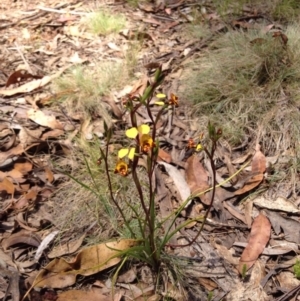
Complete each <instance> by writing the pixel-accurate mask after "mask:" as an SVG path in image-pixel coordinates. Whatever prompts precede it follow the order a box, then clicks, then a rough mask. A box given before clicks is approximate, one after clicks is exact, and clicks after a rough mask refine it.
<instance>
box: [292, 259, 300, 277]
mask: <svg viewBox="0 0 300 301" xmlns="http://www.w3.org/2000/svg"><path fill="white" fill-rule="evenodd" d="M293 270H294V274H295V277H296V278H297V279H300V261H299V260H297V261H296V263H295V265H294V266H293Z"/></svg>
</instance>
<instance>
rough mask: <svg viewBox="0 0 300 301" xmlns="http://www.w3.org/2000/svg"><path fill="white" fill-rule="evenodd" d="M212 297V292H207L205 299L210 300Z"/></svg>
mask: <svg viewBox="0 0 300 301" xmlns="http://www.w3.org/2000/svg"><path fill="white" fill-rule="evenodd" d="M213 297H214V292H209V293H208V296H207V301H211V300H212V298H213Z"/></svg>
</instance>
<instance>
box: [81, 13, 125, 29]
mask: <svg viewBox="0 0 300 301" xmlns="http://www.w3.org/2000/svg"><path fill="white" fill-rule="evenodd" d="M83 22H84V23H85V24H86V25H87V27H88V28H89V31H90V32H92V33H94V34H97V35H108V34H110V33H118V32H119V31H120V30H121V29H122V28H124V26H125V24H126V19H125V17H124V16H123V15H121V14H112V13H110V12H108V11H99V12H94V13H91V14H90V15H89V16H88V17H87V18H86V19H85V20H84V21H83Z"/></svg>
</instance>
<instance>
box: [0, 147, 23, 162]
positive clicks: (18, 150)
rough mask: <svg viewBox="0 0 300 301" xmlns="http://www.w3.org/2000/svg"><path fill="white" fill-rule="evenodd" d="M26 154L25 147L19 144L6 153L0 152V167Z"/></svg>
mask: <svg viewBox="0 0 300 301" xmlns="http://www.w3.org/2000/svg"><path fill="white" fill-rule="evenodd" d="M23 152H24V148H23V145H21V144H18V145H17V146H15V147H13V148H10V149H9V150H8V151H6V152H0V167H2V166H3V165H5V164H6V163H8V160H9V159H10V158H12V157H14V156H17V155H20V154H22V153H23Z"/></svg>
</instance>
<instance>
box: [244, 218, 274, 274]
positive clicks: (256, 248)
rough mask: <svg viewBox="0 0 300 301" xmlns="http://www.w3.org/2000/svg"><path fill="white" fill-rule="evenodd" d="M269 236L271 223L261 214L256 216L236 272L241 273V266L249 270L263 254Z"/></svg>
mask: <svg viewBox="0 0 300 301" xmlns="http://www.w3.org/2000/svg"><path fill="white" fill-rule="evenodd" d="M270 236H271V223H270V221H269V220H268V218H267V217H266V216H264V215H263V214H260V215H258V216H257V217H256V218H255V219H254V221H253V224H252V227H251V232H250V236H249V240H248V244H247V246H246V248H245V249H244V251H243V253H242V256H241V258H240V262H239V265H238V271H239V272H240V274H242V273H243V266H244V265H246V267H247V269H246V270H248V269H250V268H251V267H252V266H253V264H254V263H255V261H256V260H257V258H258V257H259V255H260V254H261V253H262V252H263V250H264V248H265V246H266V245H267V243H268V241H269V239H270Z"/></svg>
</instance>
